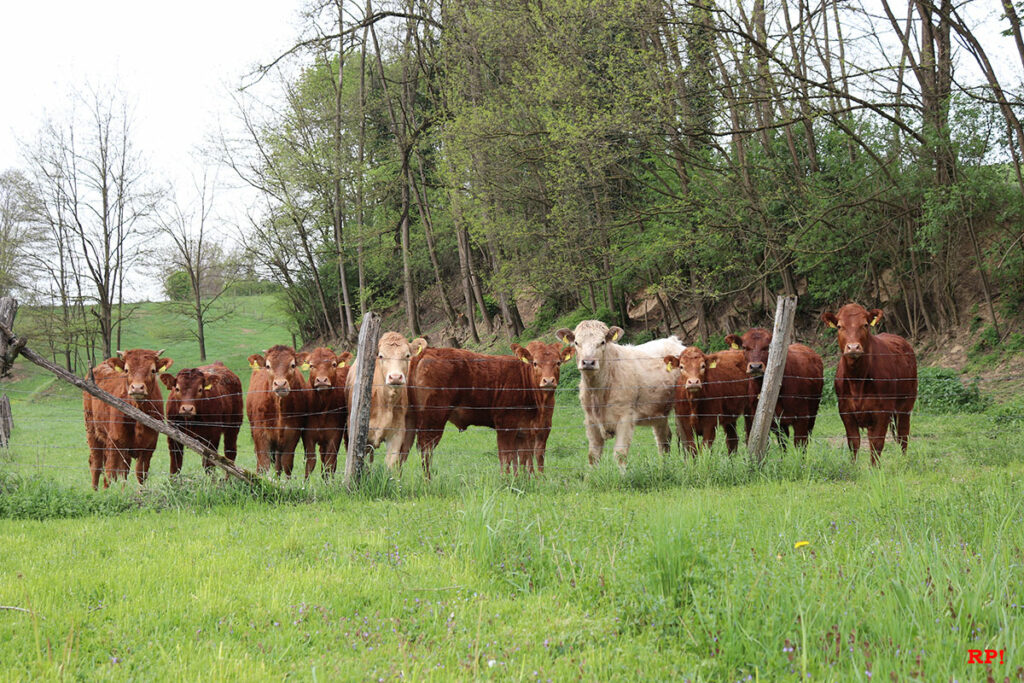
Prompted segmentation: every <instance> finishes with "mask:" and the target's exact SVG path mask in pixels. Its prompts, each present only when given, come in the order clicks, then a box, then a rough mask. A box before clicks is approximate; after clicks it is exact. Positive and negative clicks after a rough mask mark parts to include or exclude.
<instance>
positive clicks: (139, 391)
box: [128, 384, 147, 401]
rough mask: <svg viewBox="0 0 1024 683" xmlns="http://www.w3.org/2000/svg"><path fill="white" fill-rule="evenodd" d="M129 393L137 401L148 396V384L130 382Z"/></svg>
mask: <svg viewBox="0 0 1024 683" xmlns="http://www.w3.org/2000/svg"><path fill="white" fill-rule="evenodd" d="M128 395H129V396H131V397H132V398H134V399H135V400H136V401H139V400H141V399H144V398H146V396H147V394H146V385H145V384H129V385H128Z"/></svg>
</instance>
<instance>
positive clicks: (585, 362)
mask: <svg viewBox="0 0 1024 683" xmlns="http://www.w3.org/2000/svg"><path fill="white" fill-rule="evenodd" d="M579 367H580V372H594V371H596V370H597V361H596V360H594V359H592V358H589V359H580V366H579Z"/></svg>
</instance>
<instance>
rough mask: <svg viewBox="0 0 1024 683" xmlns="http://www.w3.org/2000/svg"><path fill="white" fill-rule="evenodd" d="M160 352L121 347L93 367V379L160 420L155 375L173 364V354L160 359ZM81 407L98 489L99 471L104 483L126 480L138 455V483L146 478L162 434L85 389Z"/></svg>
mask: <svg viewBox="0 0 1024 683" xmlns="http://www.w3.org/2000/svg"><path fill="white" fill-rule="evenodd" d="M162 353H163V350H162V349H161V350H160V351H150V350H148V349H131V350H128V351H118V352H117V357H116V358H108V359H107V360H105V361H103V362H102V363H100V364H99V365H97V366H96V367H95V368H93V370H92V375H93V378H94V380H95V382H96V384H97V385H98V386H99V388H100V389H103V390H104V391H106V392H107V393H109V394H113V395H114V396H116V397H118V398H121V399H124V400H126V401H128V402H129V403H131V404H132V405H134V406H135V407H136V408H138V409H139V410H141V411H143V412H144V413H146V414H147V415H149V416H151V417H154V418H156V419H157V420H162V419H163V416H164V397H163V394H161V393H160V385H159V384H158V383H157V381H156V376H157V373H160V372H163V371H164V370H166V369H167V368H169V367H171V364H172V363H174V361H173V360H171V359H170V358H161V357H160V354H162ZM82 406H83V408H84V412H85V436H86V440H87V441H88V442H89V469H90V470H91V471H92V487H93V488H94V489H95V488H98V486H99V479H100V472H102V473H103V488H107V487H108V486H110V482H111V481H112V480H117V479H118V478H120V477H123V478H125V479H127V478H128V468H129V465H130V464H131V460H132V458H135V476H136V478H137V479H138V480H139V483H140V484H142V483H144V482H145V481H146V476H147V475H148V474H149V463H150V460H151V459H152V458H153V450H154V449H155V448H156V440H157V436H158V433H157V432H156V431H154V430H152V429H150V428H149V427H146V426H144V425H142V424H141V423H138V422H136V421H135V420H133V419H131V418H130V417H128V416H126V415H125V414H124V413H122V412H121V411H120V410H118V409H117V408H114V407H113V406H111V405H108V404H106V403H104V402H103V401H101V400H99V399H98V398H95V397H94V396H92V395H90V394H87V393H85V392H83V393H82Z"/></svg>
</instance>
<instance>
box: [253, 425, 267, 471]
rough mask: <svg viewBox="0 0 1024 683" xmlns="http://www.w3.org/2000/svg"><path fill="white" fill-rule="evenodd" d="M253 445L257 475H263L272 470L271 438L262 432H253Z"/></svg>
mask: <svg viewBox="0 0 1024 683" xmlns="http://www.w3.org/2000/svg"><path fill="white" fill-rule="evenodd" d="M252 445H253V449H254V450H255V451H256V474H263V473H264V472H266V471H267V470H269V469H270V463H271V456H270V437H269V436H268V435H267V434H265V433H264V432H262V431H260V432H257V431H256V430H253V435H252Z"/></svg>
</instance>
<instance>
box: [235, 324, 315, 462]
mask: <svg viewBox="0 0 1024 683" xmlns="http://www.w3.org/2000/svg"><path fill="white" fill-rule="evenodd" d="M298 364H299V360H298V358H297V356H296V353H295V349H293V348H292V347H290V346H282V345H280V344H278V345H277V346H272V347H270V348H269V349H267V355H266V357H264V356H262V355H261V354H258V353H254V354H253V355H251V356H249V365H251V366H252V378H251V379H250V380H249V393H248V395H247V396H246V400H245V403H246V406H245V410H246V414H247V415H248V416H249V427H250V428H251V429H252V442H253V446H254V448H255V450H256V471H257V472H265V471H266V470H268V469H270V465H271V463H273V465H274V471H275V472H276V473H277V474H278V475H280V474H281V472H282V471H283V472H284V474H285V476H288V477H290V476H291V474H292V464H293V462H294V461H295V446H296V445H298V443H299V439H300V438H302V429H303V427H305V425H306V413H307V412H308V408H307V403H308V398H309V397H308V396H307V394H308V393H309V392H308V391H307V390H308V388H309V385H308V384H306V380H305V378H304V377H303V376H302V373H301V372H300V371H299V369H298ZM307 459H308V456H307Z"/></svg>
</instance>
